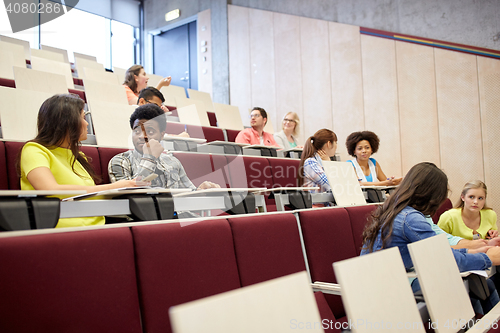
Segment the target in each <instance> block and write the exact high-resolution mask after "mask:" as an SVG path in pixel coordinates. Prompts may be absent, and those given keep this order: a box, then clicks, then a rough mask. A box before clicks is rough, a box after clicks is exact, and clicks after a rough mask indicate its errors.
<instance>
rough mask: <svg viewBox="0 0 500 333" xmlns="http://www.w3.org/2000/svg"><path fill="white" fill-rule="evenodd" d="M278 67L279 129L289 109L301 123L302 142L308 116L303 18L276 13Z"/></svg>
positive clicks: (277, 120) (275, 56)
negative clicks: (302, 55) (304, 94)
mask: <svg viewBox="0 0 500 333" xmlns="http://www.w3.org/2000/svg"><path fill="white" fill-rule="evenodd" d="M274 66H275V73H276V74H275V75H276V76H275V77H276V112H275V113H276V120H275V121H274V124H275V129H276V131H277V132H279V131H281V126H282V123H281V120H282V119H283V116H284V115H285V114H287V113H288V112H295V113H297V114H298V115H299V118H300V120H301V122H300V124H299V139H298V141H299V142H300V144H303V143H304V140H305V136H304V135H303V133H304V119H305V116H306V115H305V114H304V113H303V109H302V103H303V102H302V72H301V63H300V18H299V17H298V16H292V15H286V14H278V13H274Z"/></svg>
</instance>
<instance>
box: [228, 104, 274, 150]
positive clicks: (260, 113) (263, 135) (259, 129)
mask: <svg viewBox="0 0 500 333" xmlns="http://www.w3.org/2000/svg"><path fill="white" fill-rule="evenodd" d="M266 123H267V112H266V110H264V109H263V108H259V107H254V108H253V109H252V112H251V113H250V125H251V126H252V128H245V129H244V130H243V131H241V132H240V133H238V136H237V137H236V140H235V141H236V142H237V143H249V144H251V145H262V146H275V147H279V146H278V144H277V143H276V141H275V140H274V137H273V135H272V134H271V133H267V132H264V126H266Z"/></svg>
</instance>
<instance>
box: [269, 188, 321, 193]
mask: <svg viewBox="0 0 500 333" xmlns="http://www.w3.org/2000/svg"><path fill="white" fill-rule="evenodd" d="M315 190H319V187H274V188H268V189H267V190H266V191H265V192H281V191H315Z"/></svg>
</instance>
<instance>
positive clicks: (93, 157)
mask: <svg viewBox="0 0 500 333" xmlns="http://www.w3.org/2000/svg"><path fill="white" fill-rule="evenodd" d="M80 150H81V151H82V152H83V153H84V154H85V156H87V160H88V161H89V162H90V164H92V168H94V171H95V173H96V174H97V175H98V176H100V177H101V178H102V176H101V175H102V171H101V161H100V159H99V152H98V151H97V147H93V146H81V147H80ZM102 183H103V181H102V179H101V181H100V182H98V184H102ZM108 183H109V181H108Z"/></svg>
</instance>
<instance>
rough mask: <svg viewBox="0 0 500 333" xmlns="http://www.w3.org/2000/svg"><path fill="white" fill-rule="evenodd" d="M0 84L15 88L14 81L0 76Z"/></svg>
mask: <svg viewBox="0 0 500 333" xmlns="http://www.w3.org/2000/svg"><path fill="white" fill-rule="evenodd" d="M0 86H2V87H7V88H15V87H16V81H14V80H11V79H6V78H3V77H0Z"/></svg>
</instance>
